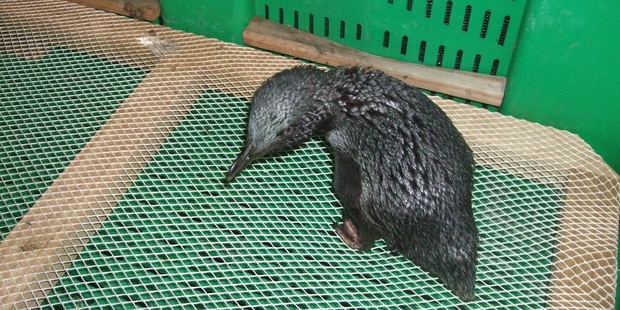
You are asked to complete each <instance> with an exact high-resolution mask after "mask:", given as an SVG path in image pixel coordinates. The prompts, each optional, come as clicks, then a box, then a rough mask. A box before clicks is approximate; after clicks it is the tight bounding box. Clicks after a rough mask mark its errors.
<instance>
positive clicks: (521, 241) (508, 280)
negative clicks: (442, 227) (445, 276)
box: [0, 0, 619, 309]
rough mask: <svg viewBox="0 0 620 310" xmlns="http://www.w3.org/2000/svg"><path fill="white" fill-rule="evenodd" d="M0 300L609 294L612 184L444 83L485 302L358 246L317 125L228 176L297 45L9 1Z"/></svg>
mask: <svg viewBox="0 0 620 310" xmlns="http://www.w3.org/2000/svg"><path fill="white" fill-rule="evenodd" d="M0 36H1V39H2V42H1V43H0V75H1V76H0V87H1V90H0V103H1V105H0V111H1V114H0V131H1V132H2V135H1V137H2V138H1V141H0V142H1V146H0V158H1V159H2V165H3V169H2V172H1V174H0V176H1V180H2V182H3V183H2V185H1V186H0V194H1V198H0V240H1V242H2V243H1V244H0V279H1V280H0V304H2V305H3V306H6V307H16V308H27V307H38V306H40V307H42V308H54V309H65V308H72V309H85V308H92V309H109V308H119V309H120V308H123V309H124V308H130V309H137V308H167V307H170V308H172V307H174V308H188V309H194V308H215V307H219V308H230V309H238V308H257V309H258V308H276V307H280V308H301V309H303V308H333V309H341V308H390V309H393V308H403V309H409V308H449V307H455V308H458V309H500V308H535V309H540V308H556V309H577V308H583V309H586V308H587V309H591V308H613V304H614V297H615V287H616V251H617V231H618V205H619V202H618V201H619V197H618V192H619V185H618V175H617V174H616V173H615V172H613V171H612V170H611V169H610V168H609V167H608V166H607V165H606V164H605V163H604V162H603V161H602V159H601V158H600V157H599V156H598V155H596V154H595V153H594V152H593V151H592V149H591V148H590V147H589V146H587V145H586V144H585V143H584V142H583V141H582V140H581V139H579V138H578V137H577V136H575V135H572V134H570V133H567V132H564V131H558V130H555V129H552V128H548V127H543V126H540V125H537V124H532V123H529V122H525V121H521V120H516V119H514V118H510V117H506V116H502V115H500V114H498V113H492V112H488V111H486V110H482V109H478V108H474V107H471V106H467V105H464V104H459V103H455V102H453V101H450V100H444V99H441V98H439V97H432V99H433V100H434V101H435V102H436V103H437V104H439V105H440V106H441V107H442V108H443V109H444V110H445V111H446V113H447V114H448V115H449V116H450V117H451V118H452V120H453V122H454V123H455V125H456V126H457V127H458V128H459V129H460V130H461V132H462V133H463V135H464V136H465V138H466V140H467V142H468V143H469V145H470V146H471V148H472V149H473V151H474V152H475V157H476V163H477V167H476V175H475V176H476V180H475V190H474V213H475V217H476V222H477V225H478V227H479V230H480V252H479V261H478V265H477V282H476V291H475V293H476V300H475V301H473V302H470V303H462V302H461V301H460V300H458V299H457V298H456V297H454V296H453V295H452V294H450V293H449V292H448V291H447V290H446V289H445V288H444V287H443V286H442V285H441V283H439V282H438V281H437V280H436V279H435V278H434V277H432V276H429V275H427V274H426V273H425V272H423V271H421V270H420V269H419V268H418V267H417V266H415V265H413V264H412V263H410V262H409V261H407V260H406V259H404V258H402V257H400V256H391V255H389V251H387V250H386V249H385V245H384V244H383V243H382V242H378V243H377V245H376V246H375V247H374V248H373V249H372V250H371V251H370V252H368V253H360V252H356V251H353V250H350V249H348V248H347V247H346V246H345V245H344V244H343V243H342V242H341V241H340V239H339V238H338V237H337V236H336V235H335V233H334V232H333V231H332V229H331V223H332V222H335V221H338V220H339V217H340V210H341V207H340V205H339V203H338V201H337V199H336V197H335V196H334V194H333V192H332V190H331V174H332V163H331V158H330V154H329V150H328V149H327V148H326V146H325V143H324V142H323V141H321V139H320V138H314V139H313V140H311V141H310V142H308V143H306V144H304V145H303V146H302V147H301V148H300V149H298V150H296V151H293V152H287V153H283V154H278V156H273V157H270V158H267V159H264V160H260V161H258V162H256V163H255V164H253V165H252V166H250V167H249V168H248V169H247V170H246V171H244V172H243V173H242V175H240V176H239V177H238V178H237V179H236V180H235V181H234V182H233V183H231V184H230V185H226V186H225V185H223V183H222V180H223V177H224V173H225V172H226V170H227V168H228V167H229V165H230V164H231V163H232V161H233V159H234V157H235V155H236V154H237V152H238V151H239V149H240V147H241V146H242V144H243V140H244V132H245V122H246V119H247V112H248V108H249V101H248V99H247V98H250V97H251V95H252V93H253V91H254V90H255V89H256V87H258V86H259V85H260V83H261V82H262V81H263V80H264V79H265V78H267V77H268V76H270V75H272V74H273V73H275V72H278V71H280V70H282V69H284V68H288V67H291V66H293V65H296V64H299V63H298V62H296V61H294V60H288V59H285V58H282V57H278V56H274V55H271V54H268V53H263V52H259V51H256V50H253V49H249V48H244V47H240V46H236V45H232V44H227V43H223V42H220V41H217V40H212V39H206V38H202V37H198V36H194V35H190V34H187V33H183V32H179V31H173V30H170V29H167V28H164V27H160V26H154V25H150V24H148V23H142V22H137V21H134V20H130V19H126V18H122V17H117V16H115V15H112V14H106V13H102V12H99V11H95V10H91V9H86V8H83V7H80V6H78V5H75V4H70V3H65V2H63V1H51V0H48V1H43V0H38V1H27V2H24V1H16V0H14V1H8V0H4V1H0Z"/></svg>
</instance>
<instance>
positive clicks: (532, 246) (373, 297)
mask: <svg viewBox="0 0 620 310" xmlns="http://www.w3.org/2000/svg"><path fill="white" fill-rule="evenodd" d="M248 111H249V103H248V102H244V101H241V100H239V99H236V98H233V97H230V96H226V95H222V94H218V93H215V92H210V91H208V92H206V93H205V94H204V95H203V96H202V97H201V99H200V100H198V102H197V103H196V105H195V106H194V108H193V109H192V110H191V111H190V114H189V115H188V116H187V117H186V118H185V119H184V120H183V121H182V122H181V123H180V124H179V125H178V126H177V127H176V129H175V131H174V132H173V133H172V135H171V136H170V137H169V138H168V140H167V142H166V143H165V144H164V145H163V147H162V148H161V149H160V150H159V152H158V153H157V155H156V156H155V157H154V158H153V160H152V161H151V162H150V163H149V165H148V167H147V168H146V169H145V171H144V172H143V173H142V174H141V175H140V176H139V178H138V180H137V181H136V182H135V183H134V186H133V187H131V188H130V189H129V191H128V192H127V194H125V197H124V199H123V200H122V201H121V202H120V203H119V205H118V206H117V207H116V208H115V209H114V212H113V214H111V215H110V217H109V218H108V220H107V221H106V222H105V223H104V224H103V227H102V228H101V229H100V230H99V231H98V232H97V234H96V235H95V236H94V237H93V238H92V239H91V241H90V243H89V244H88V245H87V246H86V248H85V249H84V250H83V251H82V252H81V253H80V256H79V258H78V259H76V260H75V261H74V262H73V266H72V268H70V269H69V271H68V272H67V274H66V275H65V276H64V277H63V278H62V279H61V281H60V282H59V283H58V284H57V285H56V286H55V288H54V290H53V291H52V293H51V294H50V296H49V297H48V300H47V303H46V305H47V306H51V307H56V306H62V307H63V308H75V309H80V308H84V307H89V308H105V307H108V306H115V307H122V308H161V307H177V306H188V307H196V308H205V309H208V308H215V307H218V308H237V307H272V306H284V305H286V306H289V307H291V308H301V309H304V308H306V309H323V308H341V307H345V308H346V307H353V308H367V307H379V308H382V307H386V308H389V307H395V306H396V307H398V306H400V307H405V308H407V307H409V305H412V304H417V305H419V306H421V307H441V306H456V305H461V306H460V307H461V308H462V309H489V308H496V307H501V306H504V307H508V306H523V305H529V306H532V307H536V308H543V307H544V306H545V303H546V300H545V298H544V297H543V296H544V292H545V291H546V290H548V284H549V278H550V274H551V270H550V268H551V262H552V253H553V251H552V246H553V241H552V240H553V238H554V235H555V233H556V230H557V225H558V200H559V197H558V191H557V190H554V189H553V188H550V187H548V186H545V185H542V184H537V183H533V182H531V181H529V180H527V179H522V178H518V177H515V176H513V175H509V174H506V173H502V172H499V171H497V170H493V169H485V168H483V167H478V168H477V171H476V187H475V193H474V194H475V199H474V209H475V210H476V211H475V216H476V221H477V223H478V226H479V229H480V236H481V240H482V241H481V250H480V258H479V265H478V274H477V289H476V295H477V300H476V301H475V302H474V303H470V304H467V305H462V304H461V302H460V301H459V300H458V299H457V298H455V297H453V296H452V295H451V294H450V293H449V292H448V291H447V290H446V289H444V288H443V287H442V285H441V284H440V283H439V282H438V281H436V280H435V279H434V278H432V277H430V276H428V275H426V274H425V273H424V272H422V271H421V270H420V269H419V268H417V267H415V266H414V265H412V264H411V263H409V262H408V261H407V260H405V259H403V258H402V257H400V256H390V255H389V251H387V250H385V247H384V245H382V244H380V245H378V246H377V247H376V248H375V249H373V250H372V251H371V252H370V253H359V252H356V251H352V250H350V249H348V248H347V247H346V246H345V245H344V244H343V243H342V242H341V241H340V239H338V237H337V236H336V235H335V233H334V232H333V231H332V229H331V223H332V222H336V221H338V220H339V217H340V212H341V206H340V205H339V203H338V202H337V199H336V198H335V197H334V195H333V193H332V190H331V165H332V164H331V159H330V157H329V150H328V149H327V147H326V146H325V144H324V143H323V142H322V141H321V140H320V139H318V138H316V139H313V140H312V141H310V142H309V143H307V144H305V145H304V147H303V148H302V149H300V150H297V151H293V152H287V153H284V154H277V155H275V157H271V158H267V159H265V160H262V161H260V162H258V163H256V164H254V165H253V166H252V167H251V168H250V169H248V170H247V171H246V172H244V173H243V174H242V176H241V177H239V178H238V179H237V180H236V181H235V182H233V183H231V184H229V185H223V183H222V180H223V176H224V173H225V171H226V168H227V167H228V166H229V165H230V163H231V162H232V161H233V160H234V158H235V155H236V153H237V152H238V150H239V147H240V146H241V145H243V138H244V130H245V119H246V118H247V112H248ZM529 197H535V198H529ZM532 222H535V223H536V224H535V225H534V224H531V223H532Z"/></svg>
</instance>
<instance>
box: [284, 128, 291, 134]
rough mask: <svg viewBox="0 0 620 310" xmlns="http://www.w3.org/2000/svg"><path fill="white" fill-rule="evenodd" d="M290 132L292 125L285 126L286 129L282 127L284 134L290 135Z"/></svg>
mask: <svg viewBox="0 0 620 310" xmlns="http://www.w3.org/2000/svg"><path fill="white" fill-rule="evenodd" d="M291 132H293V127H286V129H284V134H285V135H290V134H291Z"/></svg>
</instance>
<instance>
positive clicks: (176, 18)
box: [160, 0, 255, 44]
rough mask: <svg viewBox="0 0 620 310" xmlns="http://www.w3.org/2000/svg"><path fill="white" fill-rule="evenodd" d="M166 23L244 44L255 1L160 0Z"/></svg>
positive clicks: (172, 26)
mask: <svg viewBox="0 0 620 310" xmlns="http://www.w3.org/2000/svg"><path fill="white" fill-rule="evenodd" d="M160 5H161V16H162V20H163V24H164V25H166V26H168V27H170V28H174V29H179V30H183V31H187V32H191V33H195V34H200V35H203V36H206V37H209V38H216V39H220V40H222V41H226V42H233V43H237V44H241V43H242V33H243V29H245V27H246V26H247V25H248V22H249V21H250V19H252V17H253V16H254V5H255V4H254V0H224V1H222V0H191V1H190V0H160Z"/></svg>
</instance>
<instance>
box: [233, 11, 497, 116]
mask: <svg viewBox="0 0 620 310" xmlns="http://www.w3.org/2000/svg"><path fill="white" fill-rule="evenodd" d="M243 43H245V44H248V45H251V46H255V47H259V48H262V49H266V50H269V51H274V52H278V53H282V54H286V55H291V56H295V57H298V58H302V59H306V60H310V61H314V62H318V63H321V64H325V65H329V66H341V65H349V66H369V67H373V68H376V69H379V70H381V71H384V72H385V73H387V74H389V75H391V76H394V77H396V78H398V79H400V80H402V81H404V82H405V83H407V84H410V85H413V86H416V87H419V88H422V89H427V90H431V91H436V92H440V93H443V94H448V95H452V96H456V97H460V98H464V99H470V100H474V101H479V102H483V103H486V104H490V105H493V106H500V105H501V103H502V99H503V98H504V89H505V87H506V78H504V77H500V76H493V75H486V74H479V73H473V72H466V71H459V70H453V69H444V68H436V67H429V66H424V65H418V64H412V63H408V62H402V61H396V60H392V59H388V58H384V57H379V56H375V55H371V54H368V53H365V52H362V51H359V50H356V49H353V48H350V47H347V46H344V45H342V44H338V43H335V42H332V41H330V40H327V39H324V38H321V37H318V36H315V35H313V34H310V33H307V32H303V31H300V30H297V29H295V28H292V27H289V26H286V25H282V24H278V23H276V22H272V21H270V20H266V19H263V18H260V17H254V18H253V19H252V21H251V22H250V24H249V25H248V27H247V28H246V29H245V31H244V32H243Z"/></svg>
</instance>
